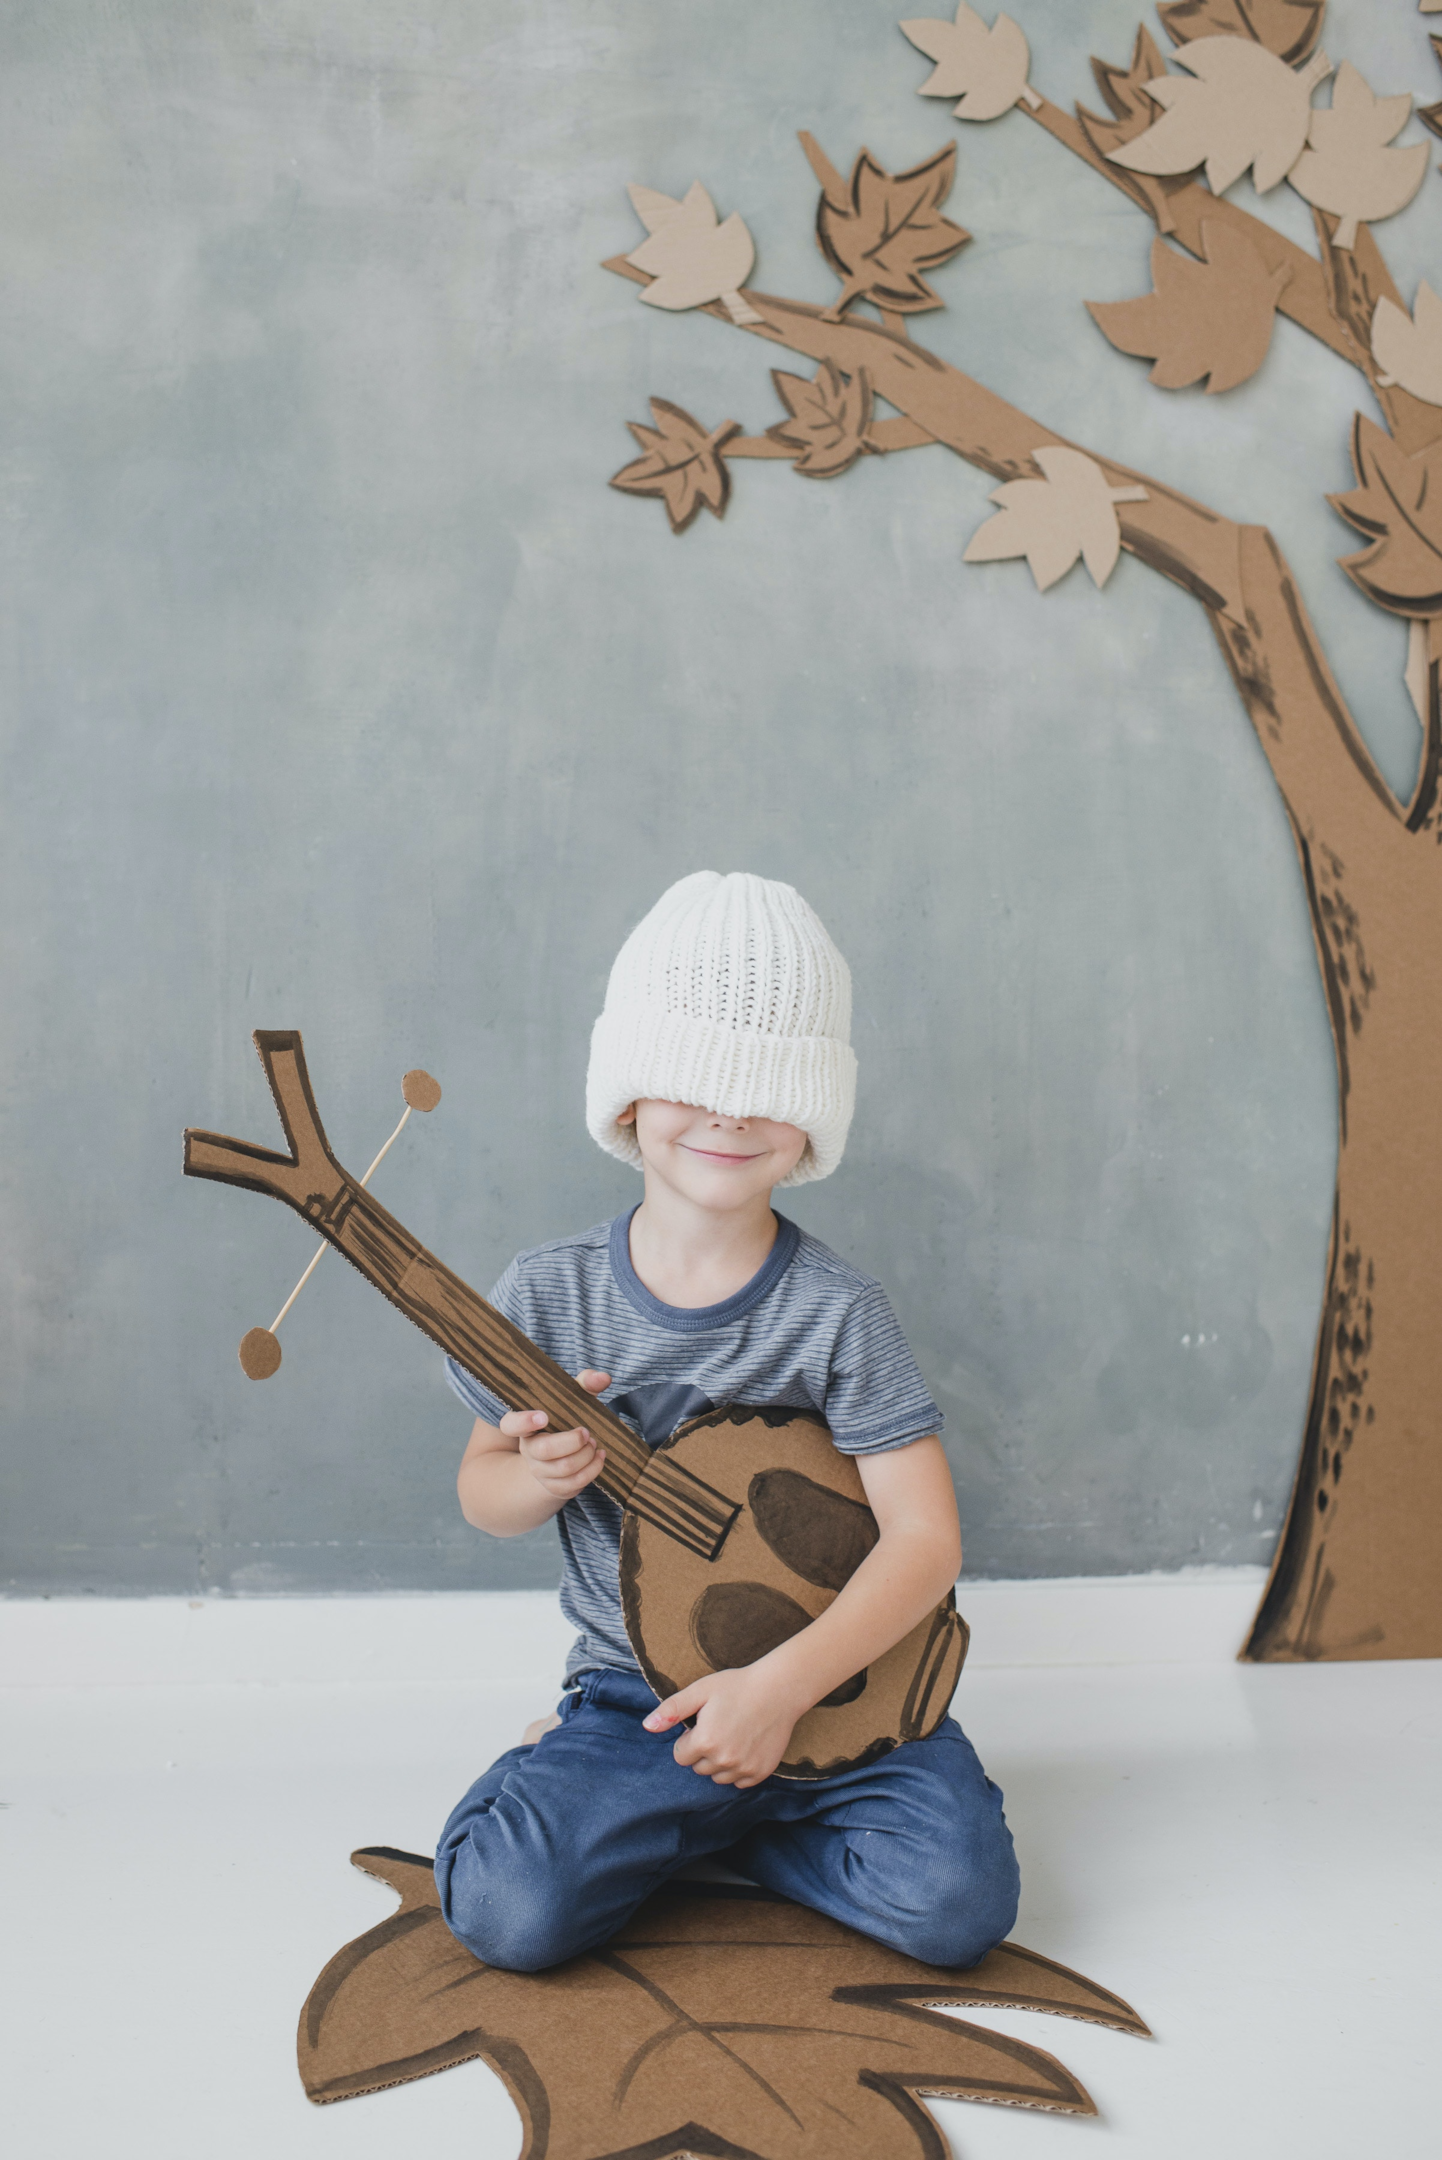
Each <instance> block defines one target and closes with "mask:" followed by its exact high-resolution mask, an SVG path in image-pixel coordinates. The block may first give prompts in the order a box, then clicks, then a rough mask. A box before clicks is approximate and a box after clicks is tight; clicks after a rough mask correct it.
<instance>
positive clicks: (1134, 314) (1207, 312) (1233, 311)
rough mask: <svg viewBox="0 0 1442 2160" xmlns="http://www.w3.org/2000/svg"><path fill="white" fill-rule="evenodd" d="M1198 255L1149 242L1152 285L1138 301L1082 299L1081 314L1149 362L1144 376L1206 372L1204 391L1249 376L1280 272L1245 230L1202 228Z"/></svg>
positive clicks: (1175, 377)
mask: <svg viewBox="0 0 1442 2160" xmlns="http://www.w3.org/2000/svg"><path fill="white" fill-rule="evenodd" d="M1202 246H1203V248H1204V250H1205V260H1204V261H1202V262H1196V261H1194V260H1193V258H1192V257H1191V256H1190V255H1182V254H1179V253H1178V252H1177V251H1176V250H1175V249H1174V248H1169V247H1168V246H1167V244H1166V242H1165V241H1164V240H1161V239H1156V240H1154V241H1153V242H1152V284H1153V286H1154V288H1155V290H1154V291H1152V292H1150V293H1147V294H1146V295H1145V296H1144V297H1143V298H1142V299H1140V300H1112V301H1101V300H1088V302H1087V312H1088V313H1089V314H1090V315H1091V316H1092V318H1093V320H1094V321H1095V322H1096V323H1097V324H1098V325H1099V327H1100V329H1101V331H1102V334H1103V336H1105V337H1106V338H1108V339H1110V341H1111V343H1112V344H1113V345H1115V346H1116V348H1117V350H1118V352H1125V353H1136V354H1138V355H1140V356H1141V357H1143V358H1145V359H1148V360H1155V362H1156V366H1155V367H1154V368H1153V369H1152V372H1151V378H1150V379H1151V380H1152V381H1153V382H1154V383H1157V384H1158V385H1159V386H1160V387H1161V388H1162V389H1163V390H1180V389H1184V388H1185V387H1186V385H1187V384H1188V383H1194V382H1199V381H1200V380H1201V378H1202V376H1203V375H1207V376H1209V377H1210V380H1209V381H1208V383H1207V389H1208V391H1209V392H1211V391H1217V390H1231V389H1234V388H1235V387H1236V385H1237V384H1238V383H1243V382H1246V381H1247V379H1248V377H1249V376H1252V375H1255V374H1256V372H1257V369H1258V368H1259V367H1260V366H1261V364H1262V362H1263V361H1264V360H1265V359H1266V357H1267V349H1268V347H1269V346H1270V344H1271V342H1272V322H1273V318H1274V316H1275V313H1276V307H1277V299H1278V296H1279V295H1280V293H1281V291H1282V288H1283V286H1284V285H1285V284H1286V282H1287V275H1288V273H1287V271H1286V270H1285V269H1281V270H1269V269H1268V268H1267V265H1266V263H1265V262H1264V261H1263V260H1262V257H1261V256H1260V255H1259V254H1258V252H1257V249H1256V247H1255V246H1254V245H1253V243H1252V241H1251V240H1250V239H1249V238H1248V236H1247V233H1246V231H1245V229H1244V228H1241V227H1237V226H1231V225H1222V224H1220V223H1219V222H1217V221H1216V220H1215V219H1211V220H1208V221H1207V222H1206V223H1204V224H1203V226H1202Z"/></svg>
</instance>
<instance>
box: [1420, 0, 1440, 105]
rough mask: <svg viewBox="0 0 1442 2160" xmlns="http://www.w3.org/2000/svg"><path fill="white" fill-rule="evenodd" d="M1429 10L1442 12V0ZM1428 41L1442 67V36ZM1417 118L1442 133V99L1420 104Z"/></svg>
mask: <svg viewBox="0 0 1442 2160" xmlns="http://www.w3.org/2000/svg"><path fill="white" fill-rule="evenodd" d="M1427 12H1428V13H1429V14H1442V0H1437V6H1436V7H1435V8H1429V9H1428V10H1427ZM1428 43H1429V44H1430V45H1431V47H1432V56H1433V58H1434V59H1435V60H1436V62H1437V64H1438V66H1439V67H1442V37H1434V38H1429V39H1428ZM1417 118H1418V119H1419V120H1420V121H1421V123H1422V125H1423V127H1425V128H1430V129H1431V130H1432V133H1433V134H1434V135H1442V99H1439V101H1438V102H1437V104H1435V105H1419V106H1418V108H1417Z"/></svg>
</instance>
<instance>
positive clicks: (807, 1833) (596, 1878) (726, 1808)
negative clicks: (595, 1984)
mask: <svg viewBox="0 0 1442 2160" xmlns="http://www.w3.org/2000/svg"><path fill="white" fill-rule="evenodd" d="M655 1706H656V1698H655V1696H654V1695H653V1694H652V1692H651V1690H650V1688H648V1687H647V1685H646V1683H645V1681H644V1680H642V1678H641V1677H640V1675H639V1673H623V1672H591V1673H587V1674H585V1675H584V1677H583V1678H582V1680H581V1682H580V1685H579V1687H578V1689H577V1691H576V1692H575V1693H574V1694H572V1695H568V1696H567V1697H566V1699H565V1701H564V1702H563V1704H562V1706H561V1720H562V1722H561V1723H560V1724H559V1725H558V1726H556V1727H555V1729H554V1730H553V1731H551V1732H548V1733H546V1734H545V1735H544V1737H543V1738H542V1739H541V1740H540V1741H539V1742H538V1744H537V1745H536V1746H534V1747H518V1748H512V1749H511V1750H510V1751H509V1753H507V1754H505V1755H502V1756H501V1758H500V1760H499V1761H498V1762H495V1763H493V1764H492V1765H491V1767H490V1769H489V1770H488V1771H487V1772H486V1773H485V1776H484V1777H481V1778H478V1779H477V1780H476V1782H475V1784H474V1785H473V1786H472V1787H471V1789H470V1791H469V1792H468V1793H467V1794H466V1796H465V1798H464V1800H462V1801H461V1803H460V1805H459V1806H458V1807H457V1808H456V1809H455V1811H454V1812H453V1814H452V1815H451V1818H450V1821H449V1822H448V1823H447V1824H446V1827H445V1829H444V1830H443V1831H442V1832H441V1841H440V1845H439V1848H438V1849H437V1852H436V1884H437V1888H438V1889H439V1891H440V1900H441V1911H442V1912H443V1913H444V1914H445V1917H446V1924H447V1926H448V1927H449V1928H450V1930H451V1933H452V1934H453V1935H455V1936H456V1937H457V1938H458V1939H459V1940H460V1941H461V1942H463V1943H464V1944H465V1945H466V1947H467V1949H469V1950H471V1951H473V1952H474V1953H475V1955H476V1956H477V1957H478V1958H480V1959H482V1961H483V1962H484V1963H485V1964H487V1965H499V1966H503V1967H507V1968H509V1969H510V1970H511V1971H513V1972H536V1971H539V1970H540V1969H541V1968H542V1967H544V1966H547V1965H556V1964H559V1963H560V1961H561V1960H562V1959H563V1958H569V1957H575V1956H576V1955H577V1954H578V1953H579V1952H580V1951H582V1950H589V1949H591V1948H593V1947H594V1946H595V1945H596V1944H598V1943H602V1942H604V1941H606V1939H607V1938H608V1937H609V1936H611V1935H613V1934H614V1933H615V1932H616V1930H617V1928H619V1927H620V1926H621V1925H622V1924H623V1923H624V1922H625V1921H626V1920H627V1919H628V1918H629V1916H630V1915H631V1913H632V1912H634V1911H635V1909H636V1907H637V1906H638V1905H639V1904H640V1903H641V1900H642V1899H643V1898H645V1897H646V1896H648V1895H649V1894H650V1892H651V1891H652V1890H654V1889H656V1887H657V1886H658V1885H659V1884H660V1883H663V1882H665V1881H666V1879H667V1877H668V1876H671V1875H674V1874H675V1873H676V1871H677V1870H678V1869H679V1868H683V1867H685V1866H686V1865H687V1864H688V1863H689V1862H692V1861H696V1860H701V1859H710V1858H715V1859H724V1861H725V1864H726V1865H727V1866H728V1867H730V1868H733V1869H734V1870H735V1871H736V1872H737V1873H739V1874H742V1875H745V1876H748V1877H749V1878H750V1879H751V1880H752V1881H753V1882H757V1883H760V1884H761V1885H762V1887H763V1888H765V1889H767V1890H775V1891H778V1892H779V1893H780V1894H781V1895H782V1896H783V1897H788V1898H793V1899H795V1900H796V1902H797V1903H799V1904H802V1905H811V1906H814V1907H815V1908H816V1909H817V1911H819V1912H824V1913H829V1914H830V1915H831V1916H832V1918H833V1919H835V1920H842V1921H845V1922H846V1924H847V1925H848V1926H849V1927H854V1928H859V1929H860V1931H861V1932H862V1934H864V1935H871V1936H874V1937H875V1938H876V1939H877V1940H878V1941H879V1942H884V1943H889V1944H890V1945H891V1947H892V1948H893V1949H896V1950H903V1951H905V1952H906V1953H907V1954H908V1955H909V1956H911V1957H915V1958H920V1959H921V1960H922V1961H923V1962H924V1963H925V1964H928V1965H952V1966H957V1965H960V1966H966V1965H975V1964H976V1963H977V1962H978V1961H979V1960H980V1959H981V1958H983V1957H985V1955H986V1953H987V1951H988V1950H990V1949H992V1948H993V1946H994V1945H995V1944H997V1943H999V1942H1000V1941H1001V1939H1002V1937H1003V1936H1004V1935H1005V1934H1006V1933H1007V1932H1008V1930H1009V1929H1010V1927H1011V1925H1012V1923H1013V1921H1014V1920H1015V1918H1016V1901H1017V1889H1018V1881H1019V1878H1018V1874H1017V1865H1016V1856H1015V1853H1014V1852H1013V1850H1012V1842H1011V1832H1010V1831H1009V1830H1008V1829H1007V1827H1006V1818H1005V1816H1004V1815H1003V1814H1002V1807H1001V1794H1000V1792H999V1791H998V1790H997V1788H996V1786H995V1785H993V1784H992V1782H991V1780H990V1779H989V1778H988V1777H987V1776H986V1774H985V1772H984V1771H983V1770H982V1767H981V1764H980V1763H979V1762H978V1761H977V1759H976V1753H975V1750H974V1749H973V1748H972V1745H971V1742H970V1741H969V1740H968V1739H967V1738H966V1735H965V1734H964V1733H963V1732H962V1730H961V1728H960V1726H959V1725H957V1724H956V1723H955V1722H954V1720H952V1719H951V1718H948V1719H947V1720H946V1721H945V1723H944V1724H943V1725H941V1726H940V1727H939V1729H938V1730H937V1731H936V1732H935V1733H933V1734H932V1736H931V1738H930V1739H929V1740H910V1741H907V1742H906V1743H905V1744H904V1745H903V1746H901V1747H899V1748H894V1749H893V1750H892V1752H891V1754H889V1755H883V1756H882V1757H881V1759H880V1761H879V1762H874V1763H871V1764H869V1765H868V1766H867V1767H866V1768H865V1769H864V1770H848V1771H845V1772H843V1774H842V1775H841V1776H840V1777H834V1778H827V1779H825V1780H824V1781H821V1782H819V1783H816V1784H800V1783H797V1782H795V1781H793V1780H791V1779H787V1778H776V1777H772V1778H767V1780H766V1781H765V1783H764V1784H761V1785H754V1786H752V1787H751V1789H750V1790H749V1791H747V1792H738V1791H737V1790H736V1788H735V1786H733V1785H717V1784H714V1783H713V1782H712V1780H711V1779H710V1778H707V1777H698V1776H697V1775H696V1773H695V1771H694V1770H688V1769H683V1768H682V1767H681V1765H680V1764H678V1763H677V1762H676V1761H675V1759H674V1758H673V1756H672V1753H671V1750H672V1747H673V1746H674V1744H675V1740H676V1735H675V1733H674V1732H673V1733H670V1734H667V1733H648V1732H644V1731H643V1730H642V1727H641V1720H642V1718H643V1717H645V1716H646V1715H647V1714H648V1712H649V1711H651V1710H653V1709H654V1708H655Z"/></svg>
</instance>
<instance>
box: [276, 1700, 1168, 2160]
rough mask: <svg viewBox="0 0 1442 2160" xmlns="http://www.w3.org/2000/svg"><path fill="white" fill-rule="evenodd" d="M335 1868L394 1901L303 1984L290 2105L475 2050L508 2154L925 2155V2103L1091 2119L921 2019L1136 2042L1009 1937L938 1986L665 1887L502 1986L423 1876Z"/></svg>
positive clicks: (1098, 2000) (1122, 2010)
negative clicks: (599, 1933)
mask: <svg viewBox="0 0 1442 2160" xmlns="http://www.w3.org/2000/svg"><path fill="white" fill-rule="evenodd" d="M542 1744H543V1745H544V1742H543V1743H542ZM351 1859H352V1861H353V1863H354V1865H355V1866H356V1867H358V1868H361V1869H363V1870H364V1871H365V1873H367V1874H369V1875H374V1876H376V1877H377V1878H378V1879H379V1880H380V1881H382V1882H386V1883H389V1884H390V1886H391V1887H392V1888H393V1889H394V1890H396V1891H398V1892H399V1893H400V1898H401V1904H400V1908H399V1910H398V1911H397V1912H395V1913H394V1914H393V1915H392V1916H391V1918H390V1919H389V1920H383V1921H382V1922H381V1923H380V1925H379V1926H378V1927H373V1928H371V1929H370V1930H369V1931H368V1933H366V1934H364V1935H361V1936H359V1937H358V1938H357V1939H356V1940H355V1941H354V1942H352V1943H348V1944H347V1945H346V1946H345V1948H344V1949H343V1950H341V1951H339V1952H338V1953H337V1955H336V1956H335V1957H333V1958H332V1959H331V1961H330V1963H329V1965H327V1967H326V1968H325V1971H324V1972H323V1973H322V1974H321V1975H320V1978H319V1979H318V1980H317V1981H316V1983H315V1986H314V1987H313V1988H312V1989H311V1992H310V1995H309V1997H308V1999H307V2001H306V2004H305V2007H304V2009H303V2010H302V2012H301V2017H300V2029H299V2032H298V2034H297V2038H296V2054H297V2060H298V2064H299V2068H300V2074H301V2079H302V2082H303V2083H304V2086H305V2091H306V2096H307V2098H308V2099H310V2100H313V2101H315V2102H317V2103H324V2102H326V2101H333V2100H346V2099H350V2098H352V2097H354V2096H355V2095H357V2094H360V2093H366V2092H375V2091H378V2090H379V2089H380V2088H381V2087H383V2086H387V2085H400V2084H405V2083H407V2082H409V2081H410V2080H412V2079H414V2078H419V2077H427V2076H429V2075H430V2074H431V2073H432V2072H434V2071H437V2070H444V2069H448V2068H449V2067H450V2066H451V2065H452V2064H453V2063H460V2062H467V2061H472V2060H474V2059H476V2058H478V2057H479V2058H480V2059H482V2060H484V2061H485V2062H487V2063H489V2064H490V2066H491V2068H492V2069H493V2070H494V2071H496V2072H497V2074H498V2075H499V2076H500V2077H501V2078H502V2079H503V2080H504V2082H505V2085H506V2089H507V2091H508V2092H509V2093H510V2095H511V2098H512V2099H513V2100H514V2102H515V2104H516V2108H517V2110H518V2112H519V2114H520V2117H521V2122H522V2125H523V2139H522V2147H521V2160H542V2155H544V2156H545V2160H628V2156H629V2160H640V2156H645V2155H649V2156H650V2160H681V2156H683V2155H686V2154H712V2155H716V2156H729V2160H909V2156H910V2160H923V2156H926V2160H936V2156H937V2155H939V2154H940V2153H941V2152H942V2150H943V2141H942V2139H941V2136H940V2133H939V2131H938V2130H937V2128H936V2124H935V2121H934V2119H933V2117H932V2116H931V2115H930V2114H929V2113H928V2112H927V2110H926V2109H925V2108H924V2107H923V2106H922V2105H921V2101H922V2100H923V2099H925V2098H942V2099H948V2100H980V2101H989V2102H991V2103H993V2104H999V2105H1000V2106H1002V2107H1025V2108H1041V2109H1045V2110H1048V2111H1050V2112H1053V2113H1056V2114H1065V2115H1095V2113H1096V2107H1095V2104H1094V2103H1093V2101H1092V2099H1091V2096H1090V2095H1089V2094H1088V2092H1087V2091H1086V2089H1085V2087H1084V2086H1083V2085H1082V2084H1081V2083H1080V2082H1079V2080H1078V2079H1077V2078H1075V2077H1073V2075H1072V2073H1071V2072H1070V2071H1069V2070H1068V2069H1067V2068H1066V2067H1065V2065H1064V2064H1062V2063H1060V2062H1058V2061H1057V2059H1056V2057H1055V2056H1054V2055H1050V2054H1047V2053H1046V2052H1045V2050H1043V2049H1041V2048H1038V2047H1033V2046H1031V2045H1030V2044H1029V2043H1028V2042H1026V2041H1021V2040H1013V2039H1011V2038H1009V2037H1008V2036H1006V2035H1004V2034H1002V2033H998V2032H992V2031H989V2030H987V2029H986V2028H985V2027H983V2026H980V2025H975V2024H971V2023H969V2022H968V2023H963V2022H961V2021H960V2020H959V2019H956V2018H949V2017H942V2016H939V2015H938V2014H937V2011H938V2008H939V2006H941V2005H943V2004H946V2005H951V2004H956V2005H958V2006H960V2007H963V2008H968V2009H970V2008H977V2009H1003V2008H1005V2009H1019V2010H1035V2011H1040V2012H1042V2013H1043V2014H1045V2015H1048V2016H1052V2017H1067V2018H1077V2019H1081V2020H1084V2021H1086V2022H1088V2023H1091V2024H1097V2025H1106V2026H1110V2027H1111V2028H1112V2029H1113V2030H1115V2031H1117V2032H1125V2033H1133V2034H1137V2035H1141V2036H1145V2035H1146V2033H1147V2027H1146V2026H1145V2025H1144V2024H1143V2022H1142V2020H1141V2019H1140V2018H1139V2017H1138V2016H1137V2014H1136V2012H1135V2010H1133V2009H1132V2008H1131V2006H1130V2004H1128V2003H1125V2002H1123V2001H1122V1999H1121V1998H1120V1996H1117V1995H1113V1994H1110V1993H1109V1992H1108V1991H1107V1990H1106V1989H1105V1988H1101V1987H1098V1986H1097V1985H1096V1983H1095V1982H1094V1981H1091V1980H1087V1979H1085V1978H1084V1977H1083V1976H1082V1974H1080V1973H1076V1972H1071V1971H1069V1970H1068V1969H1067V1967H1066V1966H1064V1965H1056V1964H1054V1963H1053V1962H1052V1961H1051V1959H1049V1958H1044V1957H1039V1956H1038V1955H1037V1954H1036V1952H1035V1951H1032V1950H1024V1949H1023V1948H1022V1947H1021V1945H1020V1944H1019V1943H1003V1944H1002V1945H1001V1946H1000V1948H999V1949H996V1950H993V1951H992V1952H991V1954H990V1956H989V1957H986V1958H984V1959H983V1960H982V1962H981V1964H980V1965H977V1966H974V1967H972V1969H971V1970H970V1971H968V1972H950V1971H947V1970H945V1969H943V1968H939V1967H936V1966H930V1965H922V1964H919V1963H918V1962H917V1960H916V1959H914V1958H909V1957H904V1956H902V1955H901V1954H900V1952H898V1951H895V1950H887V1949H885V1948H883V1946H882V1945H881V1944H879V1943H875V1942H870V1941H868V1940H867V1939H866V1937H864V1936H862V1935H858V1934H856V1933H855V1932H854V1931H853V1930H852V1929H850V1928H847V1927H843V1926H841V1925H840V1924H839V1923H838V1922H837V1921H834V1920H828V1919H826V1918H825V1917H824V1916H823V1915H822V1914H820V1913H816V1912H812V1911H810V1910H808V1909H807V1908H806V1907H805V1906H801V1905H792V1904H790V1903H788V1902H787V1901H786V1900H785V1899H784V1898H778V1897H773V1896H772V1895H770V1894H769V1893H768V1892H766V1891H764V1890H756V1889H752V1888H750V1887H749V1886H744V1885H739V1884H738V1885H734V1886H733V1885H730V1884H725V1885H721V1884H717V1885H712V1884H709V1883H692V1882H676V1883H672V1884H670V1885H669V1886H667V1887H666V1888H665V1889H662V1890H660V1891H658V1892H657V1893H656V1894H655V1895H654V1896H652V1897H651V1898H648V1899H647V1901H646V1903H645V1904H644V1905H642V1906H641V1908H640V1910H639V1911H638V1912H636V1913H635V1914H634V1915H633V1917H632V1918H631V1919H630V1920H629V1921H628V1922H627V1924H626V1925H625V1927H623V1928H622V1929H621V1930H620V1932H619V1934H617V1935H615V1936H613V1937H612V1939H611V1941H610V1942H608V1943H606V1944H605V1945H604V1946H603V1947H602V1948H601V1949H599V1950H595V1951H592V1952H591V1953H589V1954H588V1955H586V1956H583V1957H578V1958H572V1959H571V1960H570V1961H569V1962H568V1963H567V1964H565V1965H560V1966H557V1967H555V1968H554V1969H553V1970H552V1971H550V1972H540V1973H515V1972H500V1971H497V1970H495V1969H494V1968H492V1967H489V1966H486V1965H482V1964H481V1963H480V1961H479V1960H478V1959H477V1958H474V1957H472V1956H471V1954H470V1952H469V1951H468V1950H464V1949H462V1947H461V1945H460V1944H459V1943H458V1942H457V1941H456V1940H455V1938H454V1937H453V1936H452V1935H451V1934H450V1933H449V1932H448V1930H447V1928H446V1925H445V1922H444V1921H443V1920H442V1918H441V1913H440V1906H439V1903H438V1900H437V1897H436V1890H435V1882H434V1879H433V1877H432V1874H431V1865H430V1862H429V1861H428V1860H426V1859H423V1858H422V1857H421V1856H420V1855H418V1854H414V1853H404V1852H397V1851H395V1850H394V1849H393V1848H391V1847H388V1846H372V1847H370V1848H368V1849H366V1850H363V1851H361V1852H357V1853H353V1854H352V1855H351Z"/></svg>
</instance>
